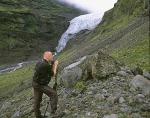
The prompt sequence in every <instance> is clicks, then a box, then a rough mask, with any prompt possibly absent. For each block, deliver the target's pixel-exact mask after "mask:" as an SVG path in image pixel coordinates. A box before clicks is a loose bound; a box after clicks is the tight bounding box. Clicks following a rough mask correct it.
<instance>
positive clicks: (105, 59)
mask: <svg viewBox="0 0 150 118" xmlns="http://www.w3.org/2000/svg"><path fill="white" fill-rule="evenodd" d="M119 70H120V68H119V65H118V63H117V62H116V61H115V60H114V59H113V58H112V57H110V56H109V55H107V54H104V53H103V52H101V51H99V52H98V53H95V54H93V55H88V56H85V57H82V58H81V59H80V60H79V61H77V62H75V63H73V64H71V65H69V66H67V67H65V68H64V69H63V70H62V72H61V75H60V80H61V81H60V82H61V83H62V84H63V85H65V86H66V87H73V86H74V85H75V84H76V83H77V82H78V80H81V79H83V80H87V79H95V78H96V79H106V78H108V77H109V76H111V75H112V74H116V72H118V71H119Z"/></svg>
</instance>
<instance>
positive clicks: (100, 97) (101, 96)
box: [95, 94, 105, 101]
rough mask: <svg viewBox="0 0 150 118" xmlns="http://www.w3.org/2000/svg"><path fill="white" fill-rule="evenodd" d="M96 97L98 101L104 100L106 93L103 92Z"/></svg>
mask: <svg viewBox="0 0 150 118" xmlns="http://www.w3.org/2000/svg"><path fill="white" fill-rule="evenodd" d="M95 99H96V100H98V101H102V100H104V99H105V97H104V95H103V94H96V95H95Z"/></svg>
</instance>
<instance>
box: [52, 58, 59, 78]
mask: <svg viewBox="0 0 150 118" xmlns="http://www.w3.org/2000/svg"><path fill="white" fill-rule="evenodd" d="M58 63H59V62H58V60H56V61H55V62H54V65H53V72H54V77H56V74H57V67H58Z"/></svg>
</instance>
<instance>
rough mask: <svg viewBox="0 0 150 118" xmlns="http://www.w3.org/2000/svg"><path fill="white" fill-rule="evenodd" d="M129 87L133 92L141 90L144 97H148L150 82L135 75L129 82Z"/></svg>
mask: <svg viewBox="0 0 150 118" xmlns="http://www.w3.org/2000/svg"><path fill="white" fill-rule="evenodd" d="M130 86H131V88H133V89H135V90H138V89H140V90H142V92H143V93H142V94H144V95H150V80H148V79H146V78H144V77H143V76H141V75H136V76H135V77H134V78H133V80H132V81H131V82H130Z"/></svg>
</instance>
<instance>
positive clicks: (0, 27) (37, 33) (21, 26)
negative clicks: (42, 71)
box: [0, 0, 82, 65]
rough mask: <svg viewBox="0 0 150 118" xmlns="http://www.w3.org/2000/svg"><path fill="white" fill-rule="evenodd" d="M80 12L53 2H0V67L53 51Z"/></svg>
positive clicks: (38, 0) (41, 0) (22, 0)
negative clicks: (69, 24)
mask: <svg viewBox="0 0 150 118" xmlns="http://www.w3.org/2000/svg"><path fill="white" fill-rule="evenodd" d="M81 13H82V12H81V11H78V10H76V9H73V8H70V7H66V6H64V5H62V4H58V3H57V2H56V0H27V1H26V0H1V1H0V56H1V57H2V58H1V59H0V65H1V64H5V63H13V62H18V61H23V60H27V59H28V58H29V57H30V56H31V55H33V56H32V57H34V56H35V55H40V54H41V52H43V51H44V50H47V49H49V50H54V48H55V46H56V45H57V41H58V39H59V38H60V36H61V34H62V33H63V32H64V31H65V29H66V28H67V26H68V21H69V20H70V19H72V18H73V17H75V16H77V15H79V14H81ZM39 53H40V54H39Z"/></svg>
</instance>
